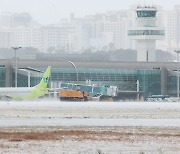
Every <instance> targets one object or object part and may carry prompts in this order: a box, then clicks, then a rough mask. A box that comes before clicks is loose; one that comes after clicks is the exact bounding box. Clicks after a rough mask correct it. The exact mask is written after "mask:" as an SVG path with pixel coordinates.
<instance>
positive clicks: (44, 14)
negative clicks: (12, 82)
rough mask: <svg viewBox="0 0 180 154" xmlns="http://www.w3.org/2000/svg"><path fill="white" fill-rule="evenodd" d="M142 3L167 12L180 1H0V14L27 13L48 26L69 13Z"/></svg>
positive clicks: (105, 9)
mask: <svg viewBox="0 0 180 154" xmlns="http://www.w3.org/2000/svg"><path fill="white" fill-rule="evenodd" d="M144 3H150V4H156V5H161V6H162V7H163V9H164V10H167V9H172V8H173V6H174V5H179V4H180V0H0V13H2V12H29V13H30V14H31V15H32V16H33V19H35V20H37V21H38V22H40V23H42V24H50V23H57V22H58V21H59V20H60V18H67V17H69V14H70V13H75V15H76V16H77V17H83V16H84V15H86V14H95V13H103V12H106V11H108V10H120V9H124V10H127V9H129V7H130V6H131V5H133V4H144Z"/></svg>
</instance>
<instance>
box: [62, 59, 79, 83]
mask: <svg viewBox="0 0 180 154" xmlns="http://www.w3.org/2000/svg"><path fill="white" fill-rule="evenodd" d="M59 60H60V61H65V62H68V63H70V64H71V65H72V66H73V67H74V69H75V71H76V77H77V82H78V81H79V77H78V72H77V67H76V65H75V64H74V63H73V62H72V61H70V60H66V59H59Z"/></svg>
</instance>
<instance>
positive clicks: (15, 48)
mask: <svg viewBox="0 0 180 154" xmlns="http://www.w3.org/2000/svg"><path fill="white" fill-rule="evenodd" d="M12 49H14V51H15V87H17V53H16V51H17V50H18V49H21V47H12Z"/></svg>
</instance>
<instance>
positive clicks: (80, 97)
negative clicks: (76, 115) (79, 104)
mask: <svg viewBox="0 0 180 154" xmlns="http://www.w3.org/2000/svg"><path fill="white" fill-rule="evenodd" d="M88 96H89V95H88V92H86V91H79V90H70V89H61V90H59V97H60V100H62V101H88Z"/></svg>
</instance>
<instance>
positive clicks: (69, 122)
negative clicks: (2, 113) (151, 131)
mask: <svg viewBox="0 0 180 154" xmlns="http://www.w3.org/2000/svg"><path fill="white" fill-rule="evenodd" d="M0 120H1V122H0V126H159V127H160V126H162V127H167V126H174V127H175V126H176V127H180V119H92V118H88V119H87V118H84V119H77V118H73V119H60V118H49V119H48V118H47V119H45V118H18V117H17V118H1V119H0Z"/></svg>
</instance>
